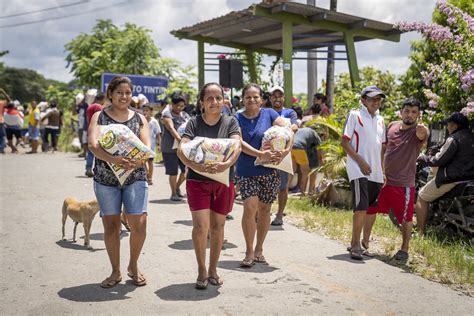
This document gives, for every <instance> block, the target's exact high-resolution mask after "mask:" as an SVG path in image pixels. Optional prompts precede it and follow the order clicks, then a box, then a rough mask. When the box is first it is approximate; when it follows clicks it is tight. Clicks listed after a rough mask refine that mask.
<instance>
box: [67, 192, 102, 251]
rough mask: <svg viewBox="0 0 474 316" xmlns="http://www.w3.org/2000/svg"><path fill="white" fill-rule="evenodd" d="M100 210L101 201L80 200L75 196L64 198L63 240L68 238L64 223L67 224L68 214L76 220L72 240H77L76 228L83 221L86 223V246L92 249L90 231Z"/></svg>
mask: <svg viewBox="0 0 474 316" xmlns="http://www.w3.org/2000/svg"><path fill="white" fill-rule="evenodd" d="M98 211H99V203H97V201H96V200H92V201H87V202H80V201H78V200H76V199H75V198H72V197H68V198H65V199H64V203H63V237H62V239H63V240H66V237H65V236H66V234H65V231H64V225H65V224H66V219H67V216H68V215H69V217H70V218H71V219H72V220H73V221H74V222H75V225H74V233H73V236H72V241H73V242H76V228H77V224H79V223H82V224H83V225H84V233H85V235H86V236H85V239H84V246H86V247H87V249H92V247H91V245H90V240H89V233H90V230H91V225H92V221H93V220H94V217H95V214H97V212H98Z"/></svg>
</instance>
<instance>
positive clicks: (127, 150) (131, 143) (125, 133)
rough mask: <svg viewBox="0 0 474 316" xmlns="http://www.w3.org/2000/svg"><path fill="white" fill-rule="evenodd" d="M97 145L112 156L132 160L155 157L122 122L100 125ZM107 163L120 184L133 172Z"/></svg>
mask: <svg viewBox="0 0 474 316" xmlns="http://www.w3.org/2000/svg"><path fill="white" fill-rule="evenodd" d="M99 145H100V146H101V147H102V148H103V149H104V150H105V151H107V152H108V153H109V154H111V155H114V156H123V157H126V158H130V159H134V160H147V159H148V158H153V157H155V153H154V152H153V151H152V150H151V149H150V148H148V147H147V146H145V145H144V144H143V143H142V141H141V140H140V139H139V138H138V137H137V136H136V135H135V134H134V133H133V132H132V131H131V130H130V129H129V128H128V127H127V126H125V125H123V124H110V125H101V126H100V135H99ZM107 163H108V164H109V166H110V168H111V169H112V171H113V172H114V174H115V176H116V177H117V179H118V180H119V183H120V185H123V184H124V183H125V180H126V179H127V177H128V176H129V175H130V174H131V173H132V172H133V170H125V169H122V168H120V167H119V166H117V165H115V164H113V163H110V162H107Z"/></svg>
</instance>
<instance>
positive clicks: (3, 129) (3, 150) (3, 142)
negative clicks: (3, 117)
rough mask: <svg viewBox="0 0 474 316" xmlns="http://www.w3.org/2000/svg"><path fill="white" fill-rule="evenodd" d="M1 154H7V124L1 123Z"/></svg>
mask: <svg viewBox="0 0 474 316" xmlns="http://www.w3.org/2000/svg"><path fill="white" fill-rule="evenodd" d="M0 153H1V154H3V153H5V124H4V123H0Z"/></svg>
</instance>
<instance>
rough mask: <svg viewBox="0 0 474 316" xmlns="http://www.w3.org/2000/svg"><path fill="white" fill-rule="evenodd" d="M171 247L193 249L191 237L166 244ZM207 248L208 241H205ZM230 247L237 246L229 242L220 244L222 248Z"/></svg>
mask: <svg viewBox="0 0 474 316" xmlns="http://www.w3.org/2000/svg"><path fill="white" fill-rule="evenodd" d="M168 247H170V248H171V249H177V250H193V249H194V246H193V240H192V239H185V240H179V241H175V242H174V243H172V244H171V245H168ZM207 248H209V241H208V242H207ZM231 248H237V246H236V245H234V244H233V243H230V242H226V243H224V244H223V245H222V249H223V250H225V249H231Z"/></svg>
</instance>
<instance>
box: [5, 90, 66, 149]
mask: <svg viewBox="0 0 474 316" xmlns="http://www.w3.org/2000/svg"><path fill="white" fill-rule="evenodd" d="M62 126H63V113H62V112H61V111H60V110H59V109H58V104H57V103H56V102H54V101H52V102H49V103H48V102H45V101H43V102H39V103H38V102H37V101H36V100H33V101H31V103H30V104H29V105H27V104H25V106H23V105H22V104H21V103H20V102H19V101H18V100H14V101H13V100H12V99H11V98H10V96H9V95H8V94H7V93H6V92H5V91H3V89H0V153H1V154H4V153H5V148H6V147H9V148H10V150H11V153H13V154H17V153H19V150H18V147H19V146H21V148H27V147H30V148H31V149H30V151H27V152H26V153H27V154H36V153H38V147H39V145H40V143H41V150H42V151H43V152H50V151H51V152H55V151H57V150H58V137H59V133H60V132H61V128H62ZM5 138H6V142H5Z"/></svg>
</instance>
